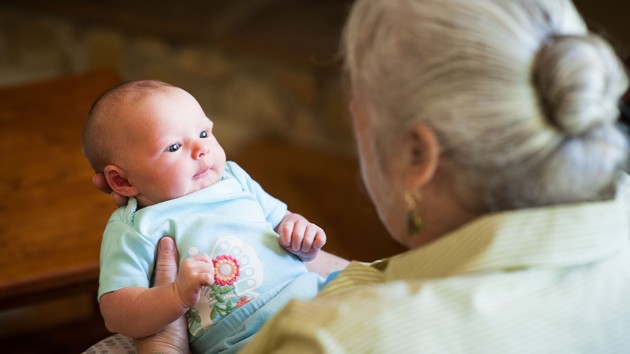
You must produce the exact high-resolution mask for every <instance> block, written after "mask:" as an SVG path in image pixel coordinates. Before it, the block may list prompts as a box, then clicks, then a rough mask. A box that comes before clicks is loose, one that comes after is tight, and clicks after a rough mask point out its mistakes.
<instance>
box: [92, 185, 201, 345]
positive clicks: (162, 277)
mask: <svg viewBox="0 0 630 354" xmlns="http://www.w3.org/2000/svg"><path fill="white" fill-rule="evenodd" d="M95 184H96V183H95ZM178 259H179V257H178V254H177V248H175V241H173V239H172V238H170V237H168V236H166V237H163V238H162V239H161V240H160V243H159V244H158V249H157V261H156V263H155V284H153V285H154V286H156V285H162V284H167V283H171V282H173V281H175V278H176V276H177V262H178ZM134 342H135V343H136V348H137V349H138V353H140V354H142V353H166V354H181V353H190V348H189V346H188V327H187V324H186V318H185V317H184V316H182V317H180V318H179V319H177V320H176V321H175V322H172V323H171V324H169V325H168V326H166V327H165V328H164V329H163V330H161V331H160V332H158V333H156V334H154V335H152V336H149V337H145V338H139V339H135V340H134Z"/></svg>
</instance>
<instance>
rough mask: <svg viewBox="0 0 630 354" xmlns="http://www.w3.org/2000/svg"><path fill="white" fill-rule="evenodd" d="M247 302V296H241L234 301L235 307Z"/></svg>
mask: <svg viewBox="0 0 630 354" xmlns="http://www.w3.org/2000/svg"><path fill="white" fill-rule="evenodd" d="M248 302H249V298H248V297H247V296H241V299H240V300H238V302H237V303H236V307H241V306H243V305H245V304H246V303H248Z"/></svg>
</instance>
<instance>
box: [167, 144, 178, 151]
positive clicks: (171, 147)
mask: <svg viewBox="0 0 630 354" xmlns="http://www.w3.org/2000/svg"><path fill="white" fill-rule="evenodd" d="M180 147H181V146H180V145H179V144H177V143H175V144H173V145H170V146H169V147H167V148H166V151H168V152H175V151H177V150H179V148H180Z"/></svg>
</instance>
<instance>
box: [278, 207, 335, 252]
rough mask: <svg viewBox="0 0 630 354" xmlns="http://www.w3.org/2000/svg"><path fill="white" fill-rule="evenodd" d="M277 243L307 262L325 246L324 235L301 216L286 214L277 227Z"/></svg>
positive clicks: (320, 229) (319, 228) (317, 227)
mask: <svg viewBox="0 0 630 354" xmlns="http://www.w3.org/2000/svg"><path fill="white" fill-rule="evenodd" d="M278 233H279V234H280V238H279V240H278V242H280V245H281V246H282V247H284V249H286V250H287V251H289V252H291V253H293V254H294V255H296V256H298V257H299V258H300V259H301V260H303V261H305V262H308V261H310V260H313V259H314V258H315V256H317V252H319V250H320V249H321V248H322V247H323V246H324V244H326V233H324V230H322V228H321V227H319V226H317V225H315V224H313V223H311V222H309V221H308V220H306V218H304V217H303V216H302V215H299V214H295V213H287V215H285V217H284V218H283V219H282V221H281V222H280V225H279V226H278Z"/></svg>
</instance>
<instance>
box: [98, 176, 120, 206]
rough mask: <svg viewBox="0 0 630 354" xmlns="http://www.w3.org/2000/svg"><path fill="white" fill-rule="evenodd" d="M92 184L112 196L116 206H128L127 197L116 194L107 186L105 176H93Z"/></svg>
mask: <svg viewBox="0 0 630 354" xmlns="http://www.w3.org/2000/svg"><path fill="white" fill-rule="evenodd" d="M92 183H94V185H95V186H96V188H98V189H100V190H101V191H103V192H104V193H108V194H110V195H111V196H112V200H113V201H114V203H115V204H116V206H119V207H120V206H124V205H127V197H123V196H122V195H120V194H118V193H115V192H113V191H112V189H111V188H109V185H108V184H107V180H106V179H105V175H104V174H102V173H97V174H95V175H94V176H92Z"/></svg>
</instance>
